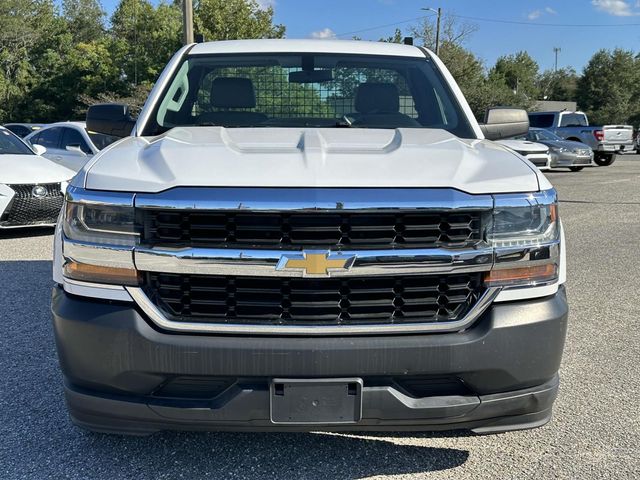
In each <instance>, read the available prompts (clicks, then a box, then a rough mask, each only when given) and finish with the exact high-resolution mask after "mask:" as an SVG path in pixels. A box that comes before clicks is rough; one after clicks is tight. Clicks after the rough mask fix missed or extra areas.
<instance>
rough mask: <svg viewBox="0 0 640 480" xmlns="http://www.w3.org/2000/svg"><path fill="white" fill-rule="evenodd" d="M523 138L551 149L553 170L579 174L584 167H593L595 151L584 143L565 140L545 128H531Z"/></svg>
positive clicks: (550, 165)
mask: <svg viewBox="0 0 640 480" xmlns="http://www.w3.org/2000/svg"><path fill="white" fill-rule="evenodd" d="M522 138H523V139H526V140H529V141H531V142H538V143H541V144H543V145H546V146H548V147H549V150H550V155H551V163H550V164H549V167H551V168H562V167H565V168H569V170H571V171H573V172H579V171H580V170H582V169H583V168H584V167H591V166H592V165H593V164H592V162H593V150H591V148H590V147H589V146H588V145H585V144H584V143H580V142H572V141H570V140H564V139H562V138H560V137H559V136H557V135H556V134H555V133H553V132H550V131H549V130H545V129H544V128H530V129H529V133H527V135H526V136H525V137H522Z"/></svg>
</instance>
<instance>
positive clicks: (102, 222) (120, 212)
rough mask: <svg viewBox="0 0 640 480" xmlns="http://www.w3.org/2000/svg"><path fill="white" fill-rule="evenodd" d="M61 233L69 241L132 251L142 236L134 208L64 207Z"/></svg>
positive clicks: (69, 204) (72, 204)
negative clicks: (119, 246) (112, 246)
mask: <svg viewBox="0 0 640 480" xmlns="http://www.w3.org/2000/svg"><path fill="white" fill-rule="evenodd" d="M65 206H66V208H65V212H64V221H63V224H62V229H63V232H64V234H65V236H66V237H67V238H68V239H70V240H77V241H82V242H91V243H103V244H108V245H121V246H130V247H133V246H135V245H136V244H137V242H138V238H139V235H140V234H139V232H137V231H136V227H135V211H134V209H133V207H129V206H122V205H117V206H115V205H92V204H86V203H75V202H73V201H69V200H67V202H66V203H65Z"/></svg>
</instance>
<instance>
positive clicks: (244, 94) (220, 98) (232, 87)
mask: <svg viewBox="0 0 640 480" xmlns="http://www.w3.org/2000/svg"><path fill="white" fill-rule="evenodd" d="M211 106H212V107H217V108H254V107H255V106H256V92H255V90H254V88H253V82H252V81H251V80H250V79H248V78H241V77H217V78H215V79H214V80H213V83H212V84H211Z"/></svg>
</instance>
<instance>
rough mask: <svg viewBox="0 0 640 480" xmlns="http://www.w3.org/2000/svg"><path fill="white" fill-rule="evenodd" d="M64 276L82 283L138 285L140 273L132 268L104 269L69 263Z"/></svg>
mask: <svg viewBox="0 0 640 480" xmlns="http://www.w3.org/2000/svg"><path fill="white" fill-rule="evenodd" d="M64 276H65V277H67V278H71V279H73V280H79V281H81V282H92V283H110V284H116V285H138V284H139V278H138V271H137V270H133V269H130V268H113V267H102V266H99V265H89V264H86V263H76V262H71V261H69V262H67V263H65V265H64Z"/></svg>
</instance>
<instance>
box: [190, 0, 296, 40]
mask: <svg viewBox="0 0 640 480" xmlns="http://www.w3.org/2000/svg"><path fill="white" fill-rule="evenodd" d="M193 13H194V19H193V20H194V24H195V29H196V31H197V32H200V33H202V34H203V35H204V38H205V39H206V40H237V39H242V38H282V37H283V36H284V32H285V28H284V25H274V24H273V8H272V7H268V8H266V9H263V8H260V5H259V4H258V2H257V1H256V0H197V1H196V2H194V11H193Z"/></svg>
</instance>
